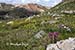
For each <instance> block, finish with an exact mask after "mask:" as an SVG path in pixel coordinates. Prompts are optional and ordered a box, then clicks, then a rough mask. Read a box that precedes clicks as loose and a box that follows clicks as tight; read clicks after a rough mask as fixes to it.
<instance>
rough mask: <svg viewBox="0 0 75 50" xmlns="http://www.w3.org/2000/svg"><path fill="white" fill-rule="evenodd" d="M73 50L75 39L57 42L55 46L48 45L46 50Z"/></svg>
mask: <svg viewBox="0 0 75 50" xmlns="http://www.w3.org/2000/svg"><path fill="white" fill-rule="evenodd" d="M53 49H54V50H74V49H75V38H69V39H66V40H61V41H58V42H57V43H56V44H49V45H48V46H47V49H46V50H53Z"/></svg>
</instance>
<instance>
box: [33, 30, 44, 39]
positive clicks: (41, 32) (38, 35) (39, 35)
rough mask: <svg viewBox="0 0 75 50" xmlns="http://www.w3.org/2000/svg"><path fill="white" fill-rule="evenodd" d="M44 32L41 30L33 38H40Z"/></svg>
mask: <svg viewBox="0 0 75 50" xmlns="http://www.w3.org/2000/svg"><path fill="white" fill-rule="evenodd" d="M44 34H45V32H44V31H42V30H41V31H39V32H38V33H37V34H36V35H35V36H34V37H35V38H41V37H42V36H43V35H44Z"/></svg>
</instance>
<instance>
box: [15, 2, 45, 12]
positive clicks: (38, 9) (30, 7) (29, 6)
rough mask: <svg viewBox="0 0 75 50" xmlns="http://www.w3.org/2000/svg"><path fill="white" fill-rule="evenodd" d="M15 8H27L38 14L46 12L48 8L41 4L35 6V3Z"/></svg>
mask: <svg viewBox="0 0 75 50" xmlns="http://www.w3.org/2000/svg"><path fill="white" fill-rule="evenodd" d="M15 7H19V8H25V9H28V10H30V11H38V12H44V10H45V9H46V7H44V6H42V5H39V4H34V3H29V4H25V5H15Z"/></svg>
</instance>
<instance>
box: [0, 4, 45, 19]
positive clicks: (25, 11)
mask: <svg viewBox="0 0 75 50" xmlns="http://www.w3.org/2000/svg"><path fill="white" fill-rule="evenodd" d="M45 9H46V8H45V7H44V6H41V5H38V4H32V3H31V4H27V5H11V4H5V3H1V4H0V19H15V18H24V17H29V16H33V15H37V14H40V13H41V12H44V10H45Z"/></svg>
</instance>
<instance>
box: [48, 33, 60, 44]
mask: <svg viewBox="0 0 75 50" xmlns="http://www.w3.org/2000/svg"><path fill="white" fill-rule="evenodd" d="M58 35H59V33H58V32H50V33H49V37H50V39H51V40H52V42H53V43H54V42H56V39H57V37H58Z"/></svg>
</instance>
